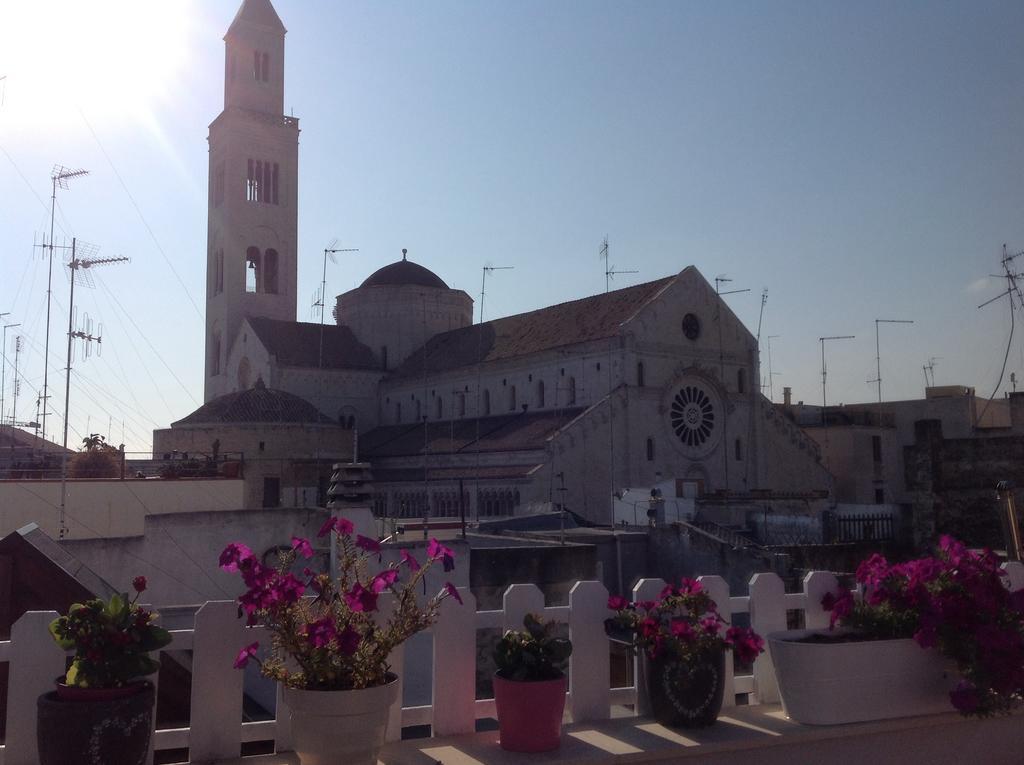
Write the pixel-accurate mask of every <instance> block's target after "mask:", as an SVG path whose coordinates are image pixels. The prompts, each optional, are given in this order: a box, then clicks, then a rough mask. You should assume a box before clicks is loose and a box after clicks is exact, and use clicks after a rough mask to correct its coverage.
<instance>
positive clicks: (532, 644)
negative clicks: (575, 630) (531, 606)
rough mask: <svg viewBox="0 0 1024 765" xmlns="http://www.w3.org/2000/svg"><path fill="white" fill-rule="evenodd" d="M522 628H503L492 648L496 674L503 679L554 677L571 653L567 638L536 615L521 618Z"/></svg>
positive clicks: (559, 672) (532, 679)
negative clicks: (559, 635)
mask: <svg viewBox="0 0 1024 765" xmlns="http://www.w3.org/2000/svg"><path fill="white" fill-rule="evenodd" d="M523 627H524V628H525V629H523V630H506V631H505V634H504V635H503V636H502V638H501V640H500V641H498V645H497V647H496V648H495V649H494V663H495V664H496V665H497V667H498V675H500V676H501V677H503V678H505V679H506V680H522V681H535V680H557V679H558V678H560V677H562V676H563V675H564V674H565V664H566V662H567V661H569V657H570V656H571V655H572V643H571V642H570V641H569V638H564V637H557V636H556V635H555V634H554V632H555V628H556V625H555V623H554V622H545V621H544V619H542V618H541V617H540V616H539V615H538V614H527V615H526V616H525V617H523Z"/></svg>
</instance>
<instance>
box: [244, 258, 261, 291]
mask: <svg viewBox="0 0 1024 765" xmlns="http://www.w3.org/2000/svg"><path fill="white" fill-rule="evenodd" d="M260 265H261V264H260V250H259V248H258V247H250V248H249V249H248V250H246V251H245V291H246V292H259V291H260V282H261V281H262V276H263V275H262V273H261V269H260Z"/></svg>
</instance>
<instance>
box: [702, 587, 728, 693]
mask: <svg viewBox="0 0 1024 765" xmlns="http://www.w3.org/2000/svg"><path fill="white" fill-rule="evenodd" d="M697 581H698V582H700V584H701V587H703V588H704V590H705V591H706V592H707V594H708V595H710V596H711V599H712V600H713V601H715V606H716V607H717V608H718V613H719V614H720V615H721V617H722V618H723V619H725V620H726V621H727V622H728V623H729V624H732V602H731V601H730V600H729V584H728V582H726V581H725V580H724V579H723V578H722V577H720V576H702V577H699V578H698V579H697ZM734 665H735V662H734V660H733V657H732V654H731V653H729V652H727V653H726V656H725V697H724V699H723V700H722V706H724V707H734V706H736V686H735V682H734V680H735V676H736V667H735V666H734Z"/></svg>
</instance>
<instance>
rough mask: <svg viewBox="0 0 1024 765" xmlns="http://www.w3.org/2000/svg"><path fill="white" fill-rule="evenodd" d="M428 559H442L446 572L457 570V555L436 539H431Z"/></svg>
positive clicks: (428, 545) (428, 546)
mask: <svg viewBox="0 0 1024 765" xmlns="http://www.w3.org/2000/svg"><path fill="white" fill-rule="evenodd" d="M427 557H429V558H430V560H438V559H440V560H441V564H442V565H443V566H444V570H445V571H451V570H452V569H453V568H455V553H453V552H452V551H451V550H450V549H449V548H447V547H445V546H444V545H443V544H441V543H440V542H438V541H437V540H436V539H431V540H430V542H429V544H427Z"/></svg>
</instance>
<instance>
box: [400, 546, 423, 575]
mask: <svg viewBox="0 0 1024 765" xmlns="http://www.w3.org/2000/svg"><path fill="white" fill-rule="evenodd" d="M402 562H403V563H405V564H406V565H407V566H408V567H409V570H410V571H419V570H420V562H419V561H418V560H416V559H415V558H414V557H412V556H411V555H410V554H409V553H408V552H407V551H405V550H402Z"/></svg>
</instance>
